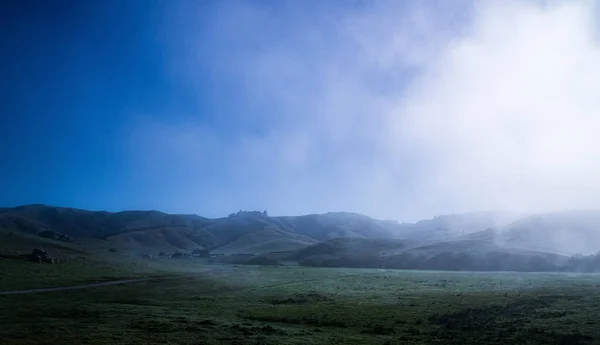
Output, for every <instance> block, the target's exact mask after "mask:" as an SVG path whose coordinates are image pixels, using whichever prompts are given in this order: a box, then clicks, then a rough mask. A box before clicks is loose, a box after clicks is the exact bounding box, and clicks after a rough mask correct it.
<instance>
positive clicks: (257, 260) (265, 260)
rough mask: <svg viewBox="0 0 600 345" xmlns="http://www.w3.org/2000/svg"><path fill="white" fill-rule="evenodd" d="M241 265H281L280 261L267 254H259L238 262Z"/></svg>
mask: <svg viewBox="0 0 600 345" xmlns="http://www.w3.org/2000/svg"><path fill="white" fill-rule="evenodd" d="M240 264H243V265H257V266H281V265H282V264H281V262H279V260H277V259H275V258H273V257H271V256H268V255H260V256H257V257H254V258H251V259H248V260H244V261H242V262H240Z"/></svg>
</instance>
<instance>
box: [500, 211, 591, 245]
mask: <svg viewBox="0 0 600 345" xmlns="http://www.w3.org/2000/svg"><path fill="white" fill-rule="evenodd" d="M497 241H498V244H500V245H503V246H507V247H515V248H527V249H533V250H541V251H549V252H554V253H561V254H565V255H574V254H584V255H585V254H594V253H597V252H598V251H599V250H600V211H562V212H552V213H544V214H537V215H532V216H528V217H524V218H522V219H519V220H517V221H514V222H512V223H510V224H508V225H506V226H504V227H500V228H499V229H498V236H497Z"/></svg>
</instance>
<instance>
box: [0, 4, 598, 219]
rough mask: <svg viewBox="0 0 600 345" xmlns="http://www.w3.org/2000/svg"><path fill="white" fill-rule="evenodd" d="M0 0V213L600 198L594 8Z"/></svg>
mask: <svg viewBox="0 0 600 345" xmlns="http://www.w3.org/2000/svg"><path fill="white" fill-rule="evenodd" d="M0 6H1V8H0V26H1V29H2V30H1V31H0V34H1V35H2V43H3V47H4V49H3V55H2V61H1V62H2V63H1V64H0V73H1V74H0V75H2V76H4V77H3V80H2V83H0V88H1V89H0V91H1V95H2V96H1V97H2V101H1V102H0V114H1V117H0V130H1V131H0V133H1V135H0V157H2V158H3V159H2V165H1V167H0V187H1V190H2V193H0V205H3V206H16V205H19V204H27V203H45V204H51V205H60V206H69V207H79V208H87V209H104V210H110V211H118V210H123V209H158V210H162V211H166V212H182V213H197V214H201V215H206V216H212V217H216V216H222V215H226V214H228V213H230V212H233V211H237V210H239V209H250V210H254V209H257V210H264V209H266V210H269V212H270V213H271V214H279V215H281V214H288V215H290V214H305V213H313V212H319V213H320V212H327V211H349V212H359V213H365V214H368V215H371V216H375V217H381V218H391V219H398V220H415V219H419V218H421V217H429V216H433V215H437V214H441V213H452V212H465V211H475V210H484V209H485V210H487V209H515V210H521V211H542V210H550V209H561V208H588V207H592V206H593V205H597V204H598V202H599V201H600V197H598V195H600V186H599V184H598V183H597V182H596V179H597V178H596V177H595V176H597V173H598V172H600V164H597V163H595V160H594V159H593V157H597V154H600V152H597V151H598V149H596V147H600V145H595V143H597V141H598V139H596V134H595V133H596V130H600V121H599V120H598V119H597V115H596V114H597V113H598V112H597V111H598V110H600V105H599V104H598V102H597V101H595V99H597V97H596V96H595V95H596V94H597V92H598V91H600V89H599V87H598V86H599V85H598V80H600V78H595V77H596V76H598V77H600V68H598V67H596V65H597V63H596V62H595V61H599V60H597V58H598V57H600V55H599V53H598V52H599V49H598V43H597V34H596V33H597V32H598V31H597V20H596V19H597V18H596V16H595V15H591V14H590V13H595V12H594V11H595V10H596V8H597V6H596V3H595V2H584V1H581V2H561V1H555V2H541V1H540V2H536V1H523V2H520V1H509V2H503V3H502V4H500V3H498V2H492V1H478V2H471V1H461V2H446V1H432V2H420V1H407V2H399V1H378V2H366V1H353V2H350V1H349V2H338V1H329V2H321V1H201V2H193V1H100V2H89V1H66V0H61V1H53V2H50V1H30V2H27V4H25V3H23V2H21V1H5V2H2V3H1V5H0ZM567 113H568V114H569V116H565V114H567Z"/></svg>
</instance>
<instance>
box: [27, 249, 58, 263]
mask: <svg viewBox="0 0 600 345" xmlns="http://www.w3.org/2000/svg"><path fill="white" fill-rule="evenodd" d="M29 261H33V262H37V263H42V262H45V263H49V264H54V263H58V262H59V260H58V259H56V258H53V257H51V256H50V254H48V252H47V251H45V250H44V249H42V248H34V249H33V251H32V252H31V254H30V255H29Z"/></svg>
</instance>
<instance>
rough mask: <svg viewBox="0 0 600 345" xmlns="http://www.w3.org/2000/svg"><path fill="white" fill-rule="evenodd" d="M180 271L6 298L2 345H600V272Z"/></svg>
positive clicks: (0, 304)
mask: <svg viewBox="0 0 600 345" xmlns="http://www.w3.org/2000/svg"><path fill="white" fill-rule="evenodd" d="M165 265H167V263H164V265H163V266H162V267H163V269H164V268H165V267H166V266H165ZM55 266H56V267H59V266H60V265H55ZM177 269H178V272H182V271H187V272H188V273H189V274H191V275H190V276H188V277H183V276H179V277H177V276H175V277H170V278H165V279H154V280H148V281H145V282H139V283H134V284H131V285H123V286H112V287H103V288H95V289H89V290H78V291H65V292H52V293H41V294H30V295H10V296H0V339H1V340H2V343H3V344H42V343H44V344H75V343H76V344H109V343H110V344H117V343H118V344H148V343H161V344H308V343H313V344H597V343H599V342H600V328H598V327H597V315H598V310H599V308H600V277H599V276H596V275H565V274H518V273H483V274H482V273H452V272H431V271H429V272H421V271H412V272H411V271H379V270H367V269H331V268H303V267H295V266H287V267H278V268H275V267H273V268H267V267H254V266H225V265H223V266H220V265H207V264H199V263H192V262H189V263H180V264H177Z"/></svg>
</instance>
